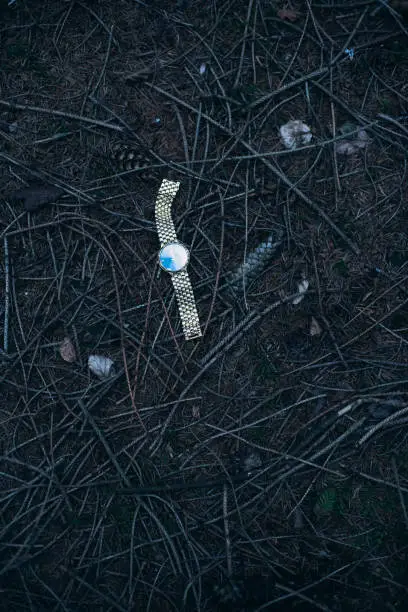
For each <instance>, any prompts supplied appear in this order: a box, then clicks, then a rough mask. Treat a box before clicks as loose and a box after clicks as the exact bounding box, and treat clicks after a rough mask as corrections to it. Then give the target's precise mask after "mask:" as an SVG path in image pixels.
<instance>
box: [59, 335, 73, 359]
mask: <svg viewBox="0 0 408 612" xmlns="http://www.w3.org/2000/svg"><path fill="white" fill-rule="evenodd" d="M59 352H60V355H61V357H62V358H63V360H64V361H67V362H68V363H73V362H74V361H75V360H76V352H75V347H74V345H73V344H72V342H71V340H70V339H69V338H64V339H63V341H62V342H61V344H60V346H59Z"/></svg>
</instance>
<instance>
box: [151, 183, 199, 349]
mask: <svg viewBox="0 0 408 612" xmlns="http://www.w3.org/2000/svg"><path fill="white" fill-rule="evenodd" d="M179 187H180V183H179V182H175V181H169V180H167V179H163V181H162V183H161V186H160V189H159V193H158V195H157V199H156V207H155V215H156V226H157V233H158V235H159V240H160V246H161V247H164V246H166V244H168V243H170V242H177V235H176V229H175V227H174V222H173V219H172V216H171V205H172V203H173V200H174V198H175V196H176V194H177V192H178V189H179ZM171 279H172V282H173V286H174V291H175V294H176V298H177V304H178V307H179V313H180V318H181V324H182V327H183V332H184V335H185V338H186V340H193V339H194V338H200V337H201V336H202V332H201V328H200V320H199V317H198V312H197V307H196V303H195V299H194V293H193V288H192V286H191V281H190V277H189V275H188V272H187V270H185V269H184V270H180V271H179V272H175V273H173V274H171Z"/></svg>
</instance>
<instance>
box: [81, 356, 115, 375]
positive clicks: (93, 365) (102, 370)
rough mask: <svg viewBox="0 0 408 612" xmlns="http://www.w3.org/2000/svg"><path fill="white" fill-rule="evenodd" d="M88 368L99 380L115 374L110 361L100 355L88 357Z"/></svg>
mask: <svg viewBox="0 0 408 612" xmlns="http://www.w3.org/2000/svg"><path fill="white" fill-rule="evenodd" d="M88 367H89V369H90V370H91V372H92V373H93V374H95V376H97V377H98V378H100V379H101V380H103V379H105V378H109V377H110V376H112V375H113V374H114V373H115V371H114V367H113V361H112V359H110V358H109V357H103V356H102V355H89V357H88Z"/></svg>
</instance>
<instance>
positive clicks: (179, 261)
mask: <svg viewBox="0 0 408 612" xmlns="http://www.w3.org/2000/svg"><path fill="white" fill-rule="evenodd" d="M189 258H190V253H189V252H188V249H187V247H185V246H184V244H181V242H169V244H166V245H165V246H164V247H163V248H162V249H161V250H160V253H159V264H160V266H161V267H162V268H163V270H166V271H167V272H180V271H181V270H184V268H185V267H186V265H187V264H188V260H189Z"/></svg>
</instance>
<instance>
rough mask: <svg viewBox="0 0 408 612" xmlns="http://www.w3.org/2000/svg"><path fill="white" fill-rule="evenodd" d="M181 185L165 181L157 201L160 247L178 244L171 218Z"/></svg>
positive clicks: (156, 212) (156, 211)
mask: <svg viewBox="0 0 408 612" xmlns="http://www.w3.org/2000/svg"><path fill="white" fill-rule="evenodd" d="M179 187H180V183H178V182H175V181H168V180H167V179H163V181H162V184H161V185H160V189H159V193H158V194H157V199H156V210H155V214H156V226H157V233H158V234H159V240H160V246H162V247H164V246H165V245H166V244H168V243H169V242H176V241H177V236H176V228H175V227H174V222H173V219H172V218H171V205H172V203H173V200H174V198H175V197H176V194H177V192H178V190H179Z"/></svg>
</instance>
